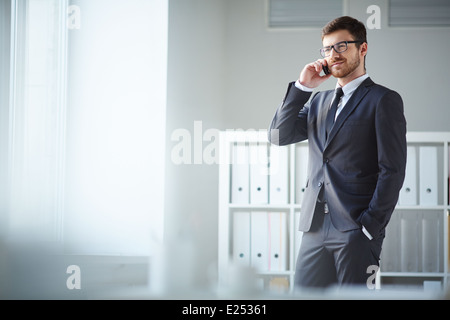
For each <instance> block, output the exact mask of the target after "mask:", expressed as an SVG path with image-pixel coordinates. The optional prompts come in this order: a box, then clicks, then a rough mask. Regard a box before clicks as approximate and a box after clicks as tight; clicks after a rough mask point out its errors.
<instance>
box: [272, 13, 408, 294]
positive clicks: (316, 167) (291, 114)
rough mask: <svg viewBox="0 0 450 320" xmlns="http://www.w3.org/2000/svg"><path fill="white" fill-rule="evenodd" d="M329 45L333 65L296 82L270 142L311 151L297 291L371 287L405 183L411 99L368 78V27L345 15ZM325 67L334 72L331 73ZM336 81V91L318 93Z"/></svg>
mask: <svg viewBox="0 0 450 320" xmlns="http://www.w3.org/2000/svg"><path fill="white" fill-rule="evenodd" d="M322 43H323V48H322V49H321V50H320V52H321V54H322V56H323V59H319V60H317V61H315V62H312V63H309V64H307V65H306V66H305V67H304V68H303V70H302V71H301V74H300V77H299V79H298V80H297V81H295V82H292V83H290V84H289V87H288V90H287V93H286V96H285V98H284V100H283V103H282V105H281V106H280V107H279V108H278V109H277V111H276V113H275V116H274V118H273V120H272V123H271V125H270V130H269V141H270V142H271V143H273V144H276V145H288V144H292V143H296V142H299V141H302V140H308V145H309V164H308V182H307V186H306V189H305V193H304V200H303V203H302V207H301V213H300V223H299V230H300V231H303V232H304V233H303V239H302V243H301V247H300V251H299V254H298V259H297V262H296V270H295V286H296V288H301V287H327V286H330V285H339V286H345V285H362V286H365V285H367V284H368V283H369V277H370V278H373V276H372V273H373V270H374V269H376V270H377V268H378V266H379V259H380V253H381V247H382V242H383V239H384V236H385V229H386V225H387V224H388V222H389V219H390V217H391V214H392V212H393V210H394V208H395V206H396V204H397V200H398V195H399V191H400V189H401V187H402V184H403V180H404V176H405V166H406V120H405V117H404V113H403V102H402V98H401V97H400V95H399V94H398V93H397V92H395V91H393V90H390V89H388V88H386V87H383V86H381V85H378V84H376V83H374V82H373V81H372V80H371V79H370V77H369V76H368V75H367V73H366V68H365V56H366V54H367V50H368V45H367V36H366V29H365V26H364V24H363V23H361V22H359V21H358V20H355V19H353V18H351V17H347V16H344V17H339V18H337V19H335V20H333V21H331V22H329V23H328V24H327V25H326V26H325V27H324V28H323V30H322ZM324 66H326V67H328V69H329V72H330V73H329V74H328V75H321V72H322V70H323V69H324ZM332 76H333V77H335V78H337V85H336V90H329V91H323V92H317V93H315V94H313V93H312V92H313V89H314V88H316V87H317V86H319V85H320V84H321V83H322V82H324V81H325V80H327V79H329V78H330V77H332ZM335 91H336V94H338V93H337V91H341V93H340V94H339V95H338V96H337V97H336V96H335ZM341 95H342V96H341ZM334 101H335V103H333V102H334ZM374 267H375V268H374ZM372 284H373V283H372Z"/></svg>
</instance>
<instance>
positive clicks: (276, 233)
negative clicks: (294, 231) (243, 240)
mask: <svg viewBox="0 0 450 320" xmlns="http://www.w3.org/2000/svg"><path fill="white" fill-rule="evenodd" d="M268 219H269V221H268V227H269V231H268V233H269V242H270V247H269V265H268V270H269V271H286V270H287V269H288V264H287V262H288V223H287V213H286V212H269V214H268Z"/></svg>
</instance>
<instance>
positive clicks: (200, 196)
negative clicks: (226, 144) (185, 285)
mask: <svg viewBox="0 0 450 320" xmlns="http://www.w3.org/2000/svg"><path fill="white" fill-rule="evenodd" d="M225 4H226V1H223V0H207V1H205V0H189V1H186V0H171V1H170V3H169V60H168V91H167V99H168V100H167V131H166V138H167V150H166V159H167V163H166V166H167V167H166V169H167V170H166V188H165V222H166V223H165V238H166V240H167V241H168V242H170V243H175V246H176V245H177V244H178V245H182V244H185V243H186V242H189V243H191V244H192V245H193V246H194V252H193V255H194V257H193V259H194V261H195V268H194V270H195V272H194V273H195V274H193V275H192V276H193V278H194V279H193V281H195V282H196V284H197V285H199V286H207V285H209V284H210V282H209V281H210V280H211V279H210V277H213V278H214V275H212V276H210V272H214V268H215V266H216V260H217V199H218V167H217V165H209V164H205V163H202V164H193V162H194V158H193V157H194V145H193V143H194V140H196V141H200V142H201V140H202V139H203V137H202V135H203V133H204V132H205V131H206V130H208V129H221V128H223V124H222V122H223V119H222V118H223V114H224V112H225V110H224V96H225V94H226V92H225V91H224V86H225V79H224V75H225V72H226V70H225V67H226V66H225V65H224V59H225V56H224V54H225V52H224V50H225V47H224V35H225V29H224V26H225V17H226V11H225V10H226V7H225ZM197 121H201V127H202V130H200V131H202V132H200V134H197V133H194V125H195V123H196V122H197ZM199 124H200V123H197V128H199V126H198V125H199ZM180 129H181V130H187V131H188V132H189V133H190V135H191V142H192V145H191V146H190V148H191V150H192V158H191V159H192V161H191V162H192V164H176V163H175V162H174V161H173V159H171V157H172V150H173V148H174V147H175V146H176V145H178V144H179V143H182V142H183V141H178V140H175V141H172V140H171V136H172V134H173V133H174V132H177V130H180ZM197 131H199V130H197ZM208 143H209V142H204V146H203V147H205V146H206V145H207V144H208ZM201 160H202V159H201ZM200 162H202V161H200ZM180 263H181V264H180V267H181V268H182V269H184V268H185V266H183V263H184V264H188V263H189V261H180ZM180 271H181V270H180ZM184 272H185V273H186V271H185V270H184ZM176 276H185V274H183V273H178V274H175V275H174V277H176Z"/></svg>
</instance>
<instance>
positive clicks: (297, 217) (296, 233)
mask: <svg viewBox="0 0 450 320" xmlns="http://www.w3.org/2000/svg"><path fill="white" fill-rule="evenodd" d="M299 223H300V212H298V211H297V212H295V215H294V269H295V264H296V263H297V257H298V251H299V250H300V245H301V244H302V238H303V232H302V231H299V230H298V225H299Z"/></svg>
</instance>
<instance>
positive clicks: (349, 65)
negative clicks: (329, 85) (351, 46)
mask: <svg viewBox="0 0 450 320" xmlns="http://www.w3.org/2000/svg"><path fill="white" fill-rule="evenodd" d="M336 62H342V64H341V65H340V66H339V69H335V68H331V74H332V75H333V76H334V77H335V78H345V77H347V76H348V75H350V74H352V73H353V72H354V71H355V70H356V69H357V68H358V67H359V65H360V64H361V59H360V58H359V55H358V52H356V54H355V55H354V56H353V57H348V58H340V59H333V60H332V61H330V63H331V64H333V63H336Z"/></svg>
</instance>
